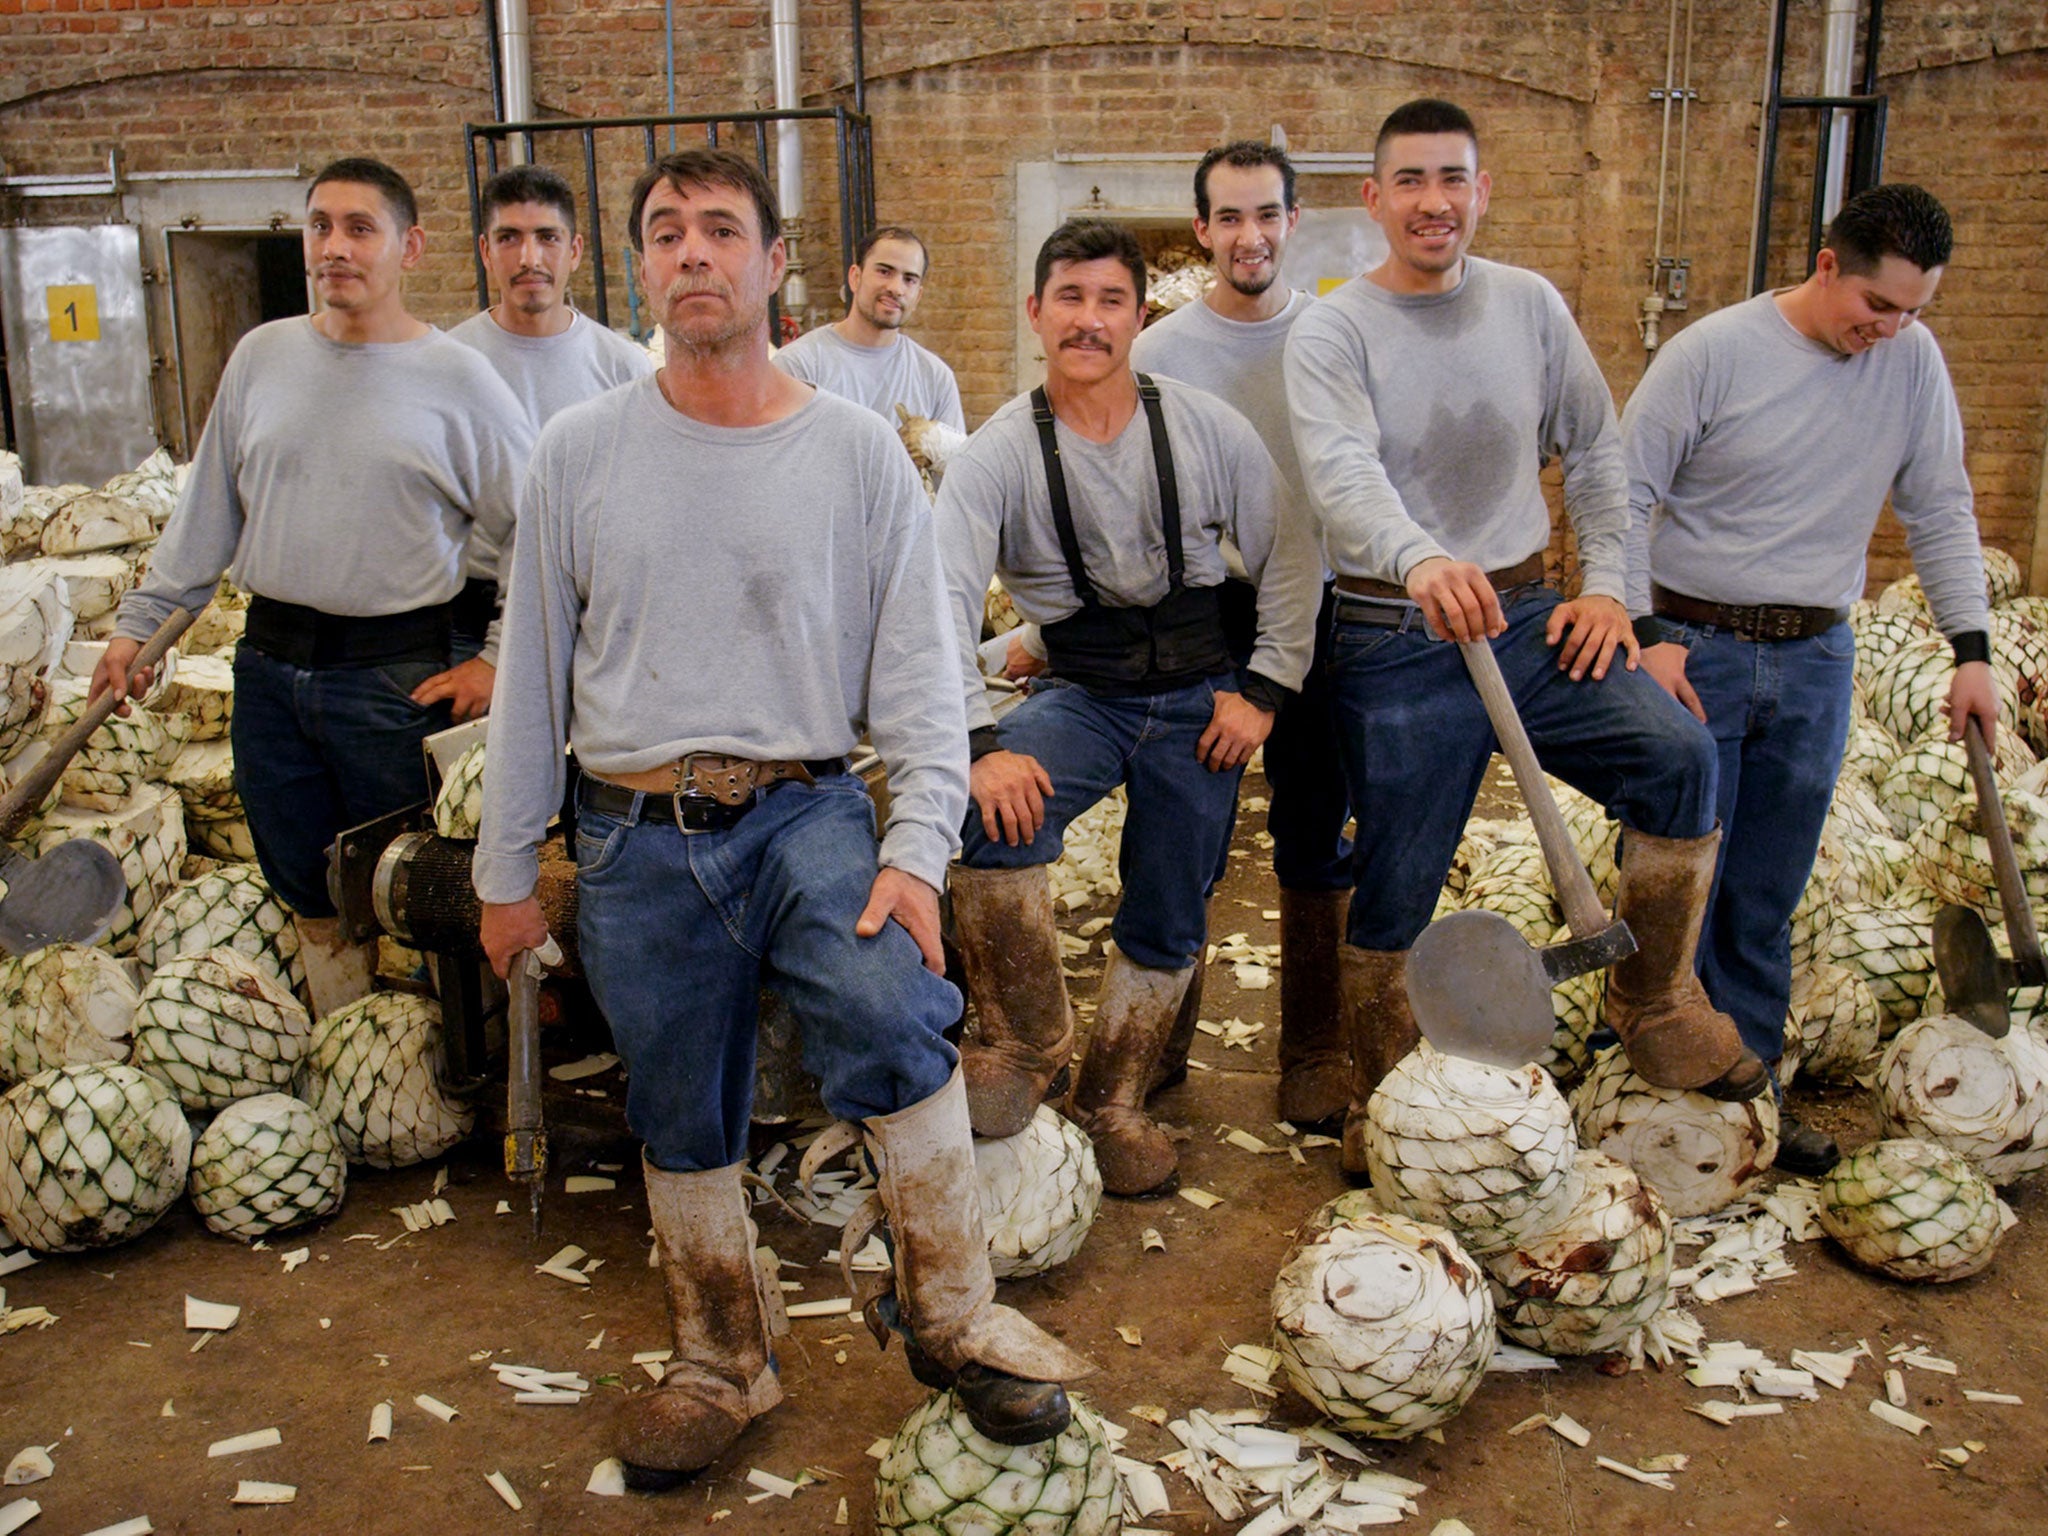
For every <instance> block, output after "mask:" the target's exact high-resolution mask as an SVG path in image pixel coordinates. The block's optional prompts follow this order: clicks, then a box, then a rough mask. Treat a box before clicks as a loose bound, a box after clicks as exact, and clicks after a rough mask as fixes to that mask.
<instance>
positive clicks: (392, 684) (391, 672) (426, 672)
mask: <svg viewBox="0 0 2048 1536" xmlns="http://www.w3.org/2000/svg"><path fill="white" fill-rule="evenodd" d="M364 670H365V671H366V672H367V673H368V674H369V675H370V676H371V677H373V678H375V679H376V680H377V681H378V682H379V683H381V684H383V685H384V687H385V688H386V689H388V690H389V691H390V692H391V694H392V695H393V696H394V697H397V698H400V699H403V700H404V701H405V702H406V703H408V704H413V707H414V708H415V709H419V710H425V709H427V708H429V707H430V706H428V705H425V704H414V703H413V696H412V691H413V690H414V689H415V688H417V687H419V685H420V684H421V683H424V682H425V681H426V680H427V679H428V678H430V677H437V676H439V675H440V674H441V673H443V672H445V671H447V670H448V669H447V668H446V667H444V666H442V665H441V664H440V663H439V662H436V661H394V662H391V663H389V664H387V665H385V666H381V667H367V668H365V669H364Z"/></svg>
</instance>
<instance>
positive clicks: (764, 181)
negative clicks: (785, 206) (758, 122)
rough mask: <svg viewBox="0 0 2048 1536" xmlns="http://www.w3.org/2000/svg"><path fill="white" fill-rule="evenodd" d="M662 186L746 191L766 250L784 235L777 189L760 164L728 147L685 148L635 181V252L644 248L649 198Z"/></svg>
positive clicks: (631, 230) (631, 234)
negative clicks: (642, 222) (643, 222)
mask: <svg viewBox="0 0 2048 1536" xmlns="http://www.w3.org/2000/svg"><path fill="white" fill-rule="evenodd" d="M663 185H668V186H673V187H676V188H679V189H682V190H688V189H689V188H692V187H731V188H732V189H733V190H734V191H736V192H744V193H746V194H747V196H748V197H749V198H751V199H752V200H753V204H754V214H755V216H756V217H757V218H759V219H760V221H761V248H762V249H763V250H766V249H767V248H768V247H769V246H771V245H773V244H774V243H775V242H776V240H777V238H779V237H780V236H781V234H782V210H781V208H780V207H778V206H777V204H776V201H775V189H774V188H773V187H771V186H769V185H768V178H767V177H766V176H764V175H763V174H762V173H761V167H760V166H758V165H756V164H755V163H754V162H753V161H751V160H749V159H748V158H747V157H746V156H745V155H736V154H734V153H733V152H732V151H731V150H729V149H686V150H683V151H681V152H680V153H678V154H673V155H663V156H662V157H661V158H660V159H659V160H657V161H655V162H654V164H652V165H650V166H648V167H647V169H646V170H644V171H642V172H641V173H640V179H639V180H638V181H636V182H634V183H633V210H632V214H631V218H632V222H631V223H630V224H629V225H627V227H626V237H627V238H628V239H629V240H631V241H632V242H633V249H634V250H636V251H638V250H644V249H645V247H644V246H643V245H642V244H641V241H640V218H641V215H642V214H644V213H645V212H646V211H647V199H648V198H650V197H652V196H653V195H654V189H655V188H656V187H659V186H663Z"/></svg>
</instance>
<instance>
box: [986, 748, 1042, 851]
mask: <svg viewBox="0 0 2048 1536" xmlns="http://www.w3.org/2000/svg"><path fill="white" fill-rule="evenodd" d="M967 788H968V790H969V792H970V793H971V794H972V795H973V796H974V803H975V804H976V805H978V806H980V807H981V830H982V831H983V832H985V833H987V834H988V840H989V841H990V842H992V843H998V842H1000V843H1008V844H1009V845H1010V846H1011V847H1012V848H1015V847H1017V846H1018V845H1019V844H1021V843H1028V842H1030V841H1031V840H1032V839H1033V838H1034V837H1036V836H1038V829H1039V828H1040V827H1042V826H1044V825H1045V797H1046V796H1047V795H1049V794H1051V793H1052V775H1051V774H1049V773H1047V772H1046V771H1045V768H1044V766H1043V765H1042V764H1041V763H1040V762H1039V761H1038V759H1037V758H1035V757H1031V756H1028V755H1026V754H1025V753H1022V752H991V753H989V754H987V755H986V756H985V757H978V758H976V759H975V760H974V766H973V767H972V768H971V769H969V770H968V774H967Z"/></svg>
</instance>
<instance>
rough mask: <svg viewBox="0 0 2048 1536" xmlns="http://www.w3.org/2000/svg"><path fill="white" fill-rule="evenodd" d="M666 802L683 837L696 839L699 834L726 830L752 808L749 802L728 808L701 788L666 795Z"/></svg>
mask: <svg viewBox="0 0 2048 1536" xmlns="http://www.w3.org/2000/svg"><path fill="white" fill-rule="evenodd" d="M669 802H670V804H671V806H672V808H673V810H674V812H675V818H676V827H677V829H678V830H679V831H681V832H682V834H683V835H684V836H685V837H695V836H696V835H697V834H698V833H700V832H724V831H727V830H729V829H730V828H731V827H732V826H733V824H734V823H735V822H737V821H738V820H739V819H740V817H741V816H744V815H745V814H746V813H747V812H748V811H750V810H752V809H753V804H752V802H750V801H743V802H741V803H740V804H739V805H727V804H726V803H725V802H724V801H723V800H721V799H719V798H718V796H716V795H707V794H705V793H704V791H702V790H701V789H679V790H677V791H675V792H674V793H673V794H671V795H670V796H669Z"/></svg>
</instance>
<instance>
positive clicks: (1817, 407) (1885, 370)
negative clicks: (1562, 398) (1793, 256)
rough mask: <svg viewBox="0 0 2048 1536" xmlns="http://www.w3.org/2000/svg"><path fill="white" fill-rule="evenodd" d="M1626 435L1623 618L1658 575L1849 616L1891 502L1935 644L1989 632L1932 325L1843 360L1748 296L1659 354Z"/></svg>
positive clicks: (1695, 588) (1626, 415)
mask: <svg viewBox="0 0 2048 1536" xmlns="http://www.w3.org/2000/svg"><path fill="white" fill-rule="evenodd" d="M1621 425H1622V441H1623V445H1624V450H1625V452H1626V455H1627V460H1628V473H1629V503H1630V511H1631V513H1632V523H1631V528H1630V539H1629V556H1630V559H1629V611H1630V612H1631V613H1633V614H1637V615H1641V614H1645V613H1648V612H1649V611H1650V582H1651V579H1652V578H1653V577H1654V578H1655V579H1656V580H1657V581H1658V582H1660V583H1662V584H1663V585H1665V586H1667V587H1669V588H1671V590H1672V591H1674V592H1682V593H1684V594H1685V595H1686V596H1688V597H1697V598H1700V599H1702V600H1704V601H1706V602H1712V603H1738V604H1740V603H1788V604H1793V605H1796V606H1799V607H1812V608H1846V607H1847V606H1848V605H1849V604H1850V603H1853V602H1854V601H1855V600H1856V599H1857V598H1859V597H1861V596H1862V595H1863V582H1864V569H1863V565H1864V553H1865V551H1866V550H1867V549H1868V547H1869V544H1870V534H1871V530H1872V529H1873V528H1874V527H1875V526H1876V524H1877V516H1878V513H1879V512H1881V511H1882V510H1883V508H1884V504H1885V497H1886V495H1887V494H1889V495H1890V497H1891V504H1892V510H1893V511H1895V512H1896V513H1897V514H1898V517H1899V521H1900V522H1901V523H1903V524H1904V525H1905V528H1906V539H1907V543H1908V545H1909V547H1910V548H1911V550H1912V552H1913V567H1914V569H1915V570H1916V571H1918V572H1919V573H1920V579H1921V582H1922V583H1923V584H1924V585H1925V587H1926V589H1927V600H1928V602H1929V604H1930V605H1932V607H1933V609H1934V616H1935V619H1936V621H1937V622H1938V623H1939V624H1940V625H1941V629H1942V632H1943V633H1944V634H1947V635H1949V636H1951V637H1954V636H1956V635H1959V634H1963V633H1965V632H1966V631H1969V630H1973V629H1988V628H1990V622H1991V621H1990V610H1989V608H1988V606H1987V604H1986V601H1985V595H1984V556H1983V552H1982V550H1981V549H1980V548H1979V546H1978V539H1977V523H1976V519H1975V517H1974V516H1973V515H1972V512H1971V504H1972V498H1971V494H1970V479H1969V476H1968V474H1967V473H1966V472H1965V471H1964V468H1963V422H1962V416H1961V414H1960V413H1959V412H1958V410H1957V408H1956V396H1955V390H1954V389H1953V387H1951V385H1950V383H1949V377H1948V368H1947V366H1946V365H1945V364H1944V363H1943V361H1942V357H1941V347H1940V346H1939V345H1938V344H1937V343H1936V341H1935V339H1934V337H1933V335H1932V334H1931V333H1930V332H1929V331H1928V329H1927V327H1926V326H1924V325H1911V326H1908V327H1907V328H1906V329H1904V330H1902V331H1900V332H1899V334H1898V335H1896V336H1894V337H1893V338H1892V339H1891V340H1889V341H1881V342H1879V343H1878V344H1877V345H1876V346H1874V347H1871V348H1870V349H1869V350H1867V351H1864V352H1860V353H1857V354H1856V355H1855V356H1844V355H1843V354H1842V353H1839V352H1837V351H1835V350H1834V349H1833V348H1832V347H1829V346H1825V345H1823V344H1822V343H1820V342H1817V341H1814V340H1812V339H1811V338H1810V337H1807V336H1803V335H1801V334H1800V333H1799V331H1797V330H1796V329H1794V328H1793V325H1792V323H1791V322H1790V321H1789V320H1787V319H1786V318H1785V316H1784V315H1783V313H1781V312H1780V310H1779V309H1778V305H1777V301H1776V299H1775V297H1774V296H1773V295H1771V294H1768V293H1765V294H1759V295H1757V297H1755V298H1753V299H1748V300H1745V301H1744V302H1743V303H1740V304H1734V305H1730V306H1729V307H1728V308H1726V309H1722V310H1717V311H1716V312H1715V313H1713V314H1711V315H1708V316H1706V317H1705V318H1703V319H1700V320H1695V321H1694V322H1693V323H1692V324H1691V325H1688V326H1687V327H1686V328H1685V329H1684V330H1682V331H1680V332H1679V333H1678V334H1677V335H1676V336H1674V337H1672V338H1671V340H1670V341H1668V342H1666V343H1665V344H1664V347H1663V349H1662V350H1661V351H1660V352H1659V353H1658V355H1657V358H1656V360H1655V361H1654V362H1653V363H1652V364H1651V365H1650V369H1649V372H1648V373H1646V374H1645V375H1644V377H1643V381H1642V383H1640V384H1638V385H1637V386H1636V390H1635V393H1634V394H1633V395H1631V396H1630V397H1629V402H1628V407H1627V409H1626V410H1624V411H1623V412H1622V416H1621Z"/></svg>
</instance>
